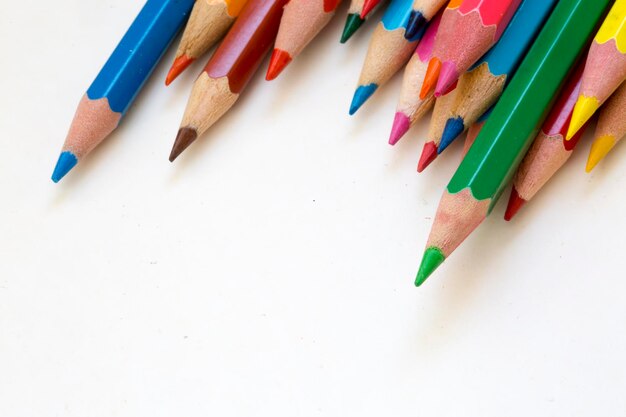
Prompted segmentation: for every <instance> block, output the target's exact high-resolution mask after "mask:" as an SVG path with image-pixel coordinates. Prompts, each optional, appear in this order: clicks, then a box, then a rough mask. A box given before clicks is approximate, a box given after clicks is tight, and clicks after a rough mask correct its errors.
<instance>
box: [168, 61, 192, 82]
mask: <svg viewBox="0 0 626 417" xmlns="http://www.w3.org/2000/svg"><path fill="white" fill-rule="evenodd" d="M193 61H195V59H194V58H189V57H188V56H187V55H184V54H183V55H181V56H179V57H177V58H176V59H175V60H174V63H173V64H172V68H170V72H168V73H167V77H166V78H165V85H170V84H171V83H172V81H174V80H175V79H176V78H177V77H178V76H179V75H180V74H182V72H183V71H185V70H186V69H187V67H189V65H191V63H192V62H193Z"/></svg>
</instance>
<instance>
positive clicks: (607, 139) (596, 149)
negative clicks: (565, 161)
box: [585, 135, 615, 173]
mask: <svg viewBox="0 0 626 417" xmlns="http://www.w3.org/2000/svg"><path fill="white" fill-rule="evenodd" d="M613 146H615V138H614V137H613V136H612V135H604V136H600V137H599V138H597V139H596V140H595V141H594V142H593V144H592V145H591V150H590V151H589V157H588V159H587V166H586V167H585V171H587V173H589V172H591V171H592V170H593V169H594V168H595V167H596V165H598V162H600V161H601V160H603V159H604V157H605V156H607V155H608V153H609V152H610V151H611V149H613Z"/></svg>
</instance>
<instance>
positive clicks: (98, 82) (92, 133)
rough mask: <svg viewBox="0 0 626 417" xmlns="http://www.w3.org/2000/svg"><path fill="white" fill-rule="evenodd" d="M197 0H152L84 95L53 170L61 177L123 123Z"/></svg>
mask: <svg viewBox="0 0 626 417" xmlns="http://www.w3.org/2000/svg"><path fill="white" fill-rule="evenodd" d="M193 4H194V0H148V1H147V2H146V4H145V5H144V6H143V8H142V9H141V11H140V12H139V14H138V15H137V17H136V18H135V21H134V22H133V23H132V25H131V26H130V28H129V29H128V31H127V32H126V34H125V35H124V37H123V38H122V40H121V41H120V43H119V44H118V45H117V47H116V48H115V50H114V51H113V54H111V56H110V57H109V60H108V61H107V62H106V64H104V67H103V68H102V70H101V71H100V73H99V74H98V76H97V77H96V79H95V80H94V82H93V84H91V86H90V87H89V89H88V90H87V93H86V94H85V95H84V96H83V98H82V99H81V101H80V104H79V105H78V109H77V110H76V114H75V115H74V120H73V122H72V125H71V126H70V130H69V133H68V135H67V138H66V139H65V143H64V144H63V148H62V150H61V155H60V156H59V159H58V161H57V164H56V166H55V168H54V172H53V174H52V181H54V182H58V181H59V180H61V178H63V177H64V176H65V175H66V174H67V173H68V172H69V171H70V170H71V169H72V168H74V166H75V165H76V164H77V163H78V161H79V160H80V159H82V158H83V157H85V156H86V155H87V154H88V153H89V152H90V151H91V150H92V149H93V148H95V147H96V146H97V145H98V144H99V143H100V142H102V141H103V140H104V139H105V138H106V137H107V136H108V135H109V134H110V133H111V132H112V131H113V130H115V128H116V127H117V125H118V124H119V122H120V120H121V119H122V117H123V116H124V115H125V114H126V112H127V111H128V108H129V107H130V105H131V104H132V103H133V101H134V99H135V97H136V96H137V94H138V93H139V91H140V90H141V87H142V86H143V85H144V83H145V82H146V80H147V79H148V77H149V76H150V74H151V73H152V71H153V70H154V68H155V66H156V64H157V63H158V62H159V60H160V58H161V56H162V55H163V54H164V53H165V51H166V50H167V47H168V46H169V44H170V43H171V41H172V40H173V39H174V37H175V36H176V34H177V33H178V31H179V30H180V28H181V26H182V25H183V23H184V22H185V20H186V19H187V17H188V16H189V13H190V12H191V8H192V7H193Z"/></svg>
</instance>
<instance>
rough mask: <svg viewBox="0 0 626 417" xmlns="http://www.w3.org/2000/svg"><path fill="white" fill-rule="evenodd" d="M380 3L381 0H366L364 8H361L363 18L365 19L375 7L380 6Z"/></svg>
mask: <svg viewBox="0 0 626 417" xmlns="http://www.w3.org/2000/svg"><path fill="white" fill-rule="evenodd" d="M378 3H380V0H365V2H364V3H363V8H362V9H361V19H365V16H367V15H368V14H369V13H370V12H371V11H372V10H373V9H374V7H376V6H378Z"/></svg>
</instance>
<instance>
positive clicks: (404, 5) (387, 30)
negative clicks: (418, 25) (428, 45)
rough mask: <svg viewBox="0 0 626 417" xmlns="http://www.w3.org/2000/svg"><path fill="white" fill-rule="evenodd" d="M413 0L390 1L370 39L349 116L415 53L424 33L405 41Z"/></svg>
mask: <svg viewBox="0 0 626 417" xmlns="http://www.w3.org/2000/svg"><path fill="white" fill-rule="evenodd" d="M412 3H413V1H412V0H392V1H391V4H390V5H389V7H388V8H387V10H386V11H385V14H384V16H383V18H382V20H381V22H380V23H378V25H377V26H376V29H375V30H374V34H373V35H372V38H371V40H370V44H369V48H368V50H367V56H366V57H365V62H364V64H363V69H362V70H361V76H360V78H359V83H358V85H357V88H356V91H355V92H354V97H353V98H352V103H351V104H350V114H351V115H352V114H354V113H355V112H356V111H357V110H358V109H359V108H360V107H361V106H362V105H363V103H365V101H366V100H367V99H369V98H370V97H371V96H372V94H374V92H375V91H376V90H377V89H378V88H379V87H380V86H381V85H383V84H384V83H386V82H387V81H388V80H389V79H390V78H391V77H392V76H393V75H394V74H395V73H396V72H398V70H400V68H402V67H403V66H404V64H406V63H407V61H408V60H409V58H411V54H412V53H413V52H414V51H415V47H416V45H417V42H418V41H419V39H420V38H421V37H422V35H423V34H424V31H421V32H419V33H418V34H417V35H416V36H415V38H412V39H406V38H405V37H404V31H405V30H406V24H407V23H408V20H409V15H410V14H411V5H412Z"/></svg>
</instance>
